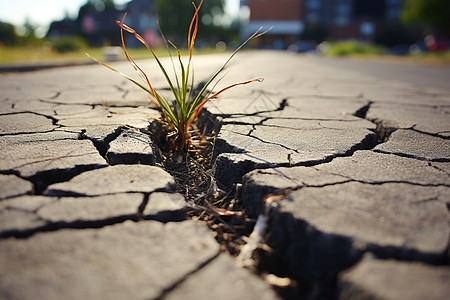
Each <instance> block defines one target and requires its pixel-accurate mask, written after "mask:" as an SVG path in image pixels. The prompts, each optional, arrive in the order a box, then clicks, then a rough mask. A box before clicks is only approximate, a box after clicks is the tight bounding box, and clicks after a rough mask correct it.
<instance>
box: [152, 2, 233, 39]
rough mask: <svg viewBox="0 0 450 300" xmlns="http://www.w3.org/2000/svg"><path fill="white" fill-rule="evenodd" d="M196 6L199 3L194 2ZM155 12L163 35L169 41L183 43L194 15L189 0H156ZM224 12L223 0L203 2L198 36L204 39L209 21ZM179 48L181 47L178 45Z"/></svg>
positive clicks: (209, 24)
mask: <svg viewBox="0 0 450 300" xmlns="http://www.w3.org/2000/svg"><path fill="white" fill-rule="evenodd" d="M193 2H195V4H196V5H198V4H199V3H200V1H198V0H195V1H193ZM156 11H157V13H158V19H159V23H160V26H161V30H162V31H163V33H164V34H165V35H166V36H167V37H168V38H170V39H171V40H174V41H176V42H177V43H179V42H181V41H183V42H184V41H185V40H186V38H185V36H187V31H188V29H189V23H190V21H191V18H192V14H193V13H194V7H193V5H192V1H191V0H156ZM223 11H224V0H208V1H204V2H203V5H202V8H201V9H200V13H199V15H200V24H199V36H200V37H205V34H207V33H208V30H207V27H210V26H211V25H212V24H211V21H212V20H213V19H214V17H215V16H217V15H220V14H222V13H223ZM180 46H181V45H180Z"/></svg>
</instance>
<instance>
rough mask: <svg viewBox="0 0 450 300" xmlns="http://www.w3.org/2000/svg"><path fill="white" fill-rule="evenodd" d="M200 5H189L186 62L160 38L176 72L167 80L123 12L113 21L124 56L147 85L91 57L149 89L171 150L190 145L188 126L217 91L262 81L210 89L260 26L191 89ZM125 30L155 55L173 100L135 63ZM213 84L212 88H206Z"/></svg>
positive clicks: (260, 79)
mask: <svg viewBox="0 0 450 300" xmlns="http://www.w3.org/2000/svg"><path fill="white" fill-rule="evenodd" d="M202 4H203V0H201V1H200V4H199V5H198V6H197V5H196V4H195V3H194V2H192V5H193V6H194V10H195V12H194V16H193V17H192V20H191V22H190V25H189V29H188V36H187V38H188V40H187V42H188V43H187V44H188V50H189V56H188V60H187V64H185V63H183V59H182V56H181V51H180V49H178V48H177V47H176V46H175V45H174V44H173V43H172V42H171V41H170V40H166V39H165V37H164V35H162V37H163V40H164V41H165V43H166V46H167V48H168V51H169V55H170V58H171V61H172V67H173V71H174V75H175V80H173V79H170V76H169V75H168V72H167V71H166V68H165V67H164V66H163V64H162V63H161V61H160V60H159V59H158V57H157V56H156V54H155V52H154V51H153V49H152V48H151V47H150V45H149V44H148V43H147V42H146V41H145V39H144V38H143V37H142V36H141V35H139V34H138V33H137V32H136V31H135V30H134V29H132V28H131V27H129V26H127V25H125V24H124V21H125V17H126V14H125V15H124V16H123V18H122V20H121V21H116V23H117V24H118V25H119V27H120V36H121V40H122V47H123V50H124V53H125V56H126V58H127V60H128V61H129V62H130V63H131V65H132V66H133V68H134V69H135V70H136V71H137V73H138V74H139V75H140V77H141V78H142V79H143V80H144V82H145V83H146V85H147V86H146V85H144V84H141V83H140V82H138V81H137V80H135V79H133V78H131V77H129V76H128V75H125V74H123V73H122V72H120V71H118V70H116V69H114V68H113V67H111V66H109V65H107V64H105V63H103V62H100V61H98V60H97V59H95V58H92V57H91V58H92V59H93V60H95V61H96V62H97V63H99V64H101V65H103V66H105V67H107V68H109V69H111V70H113V71H115V72H117V73H119V74H120V75H121V76H123V77H125V78H126V79H128V80H130V81H131V82H133V83H134V84H136V85H137V86H139V87H140V88H142V89H143V90H145V91H146V92H148V93H149V94H150V95H151V96H152V98H153V99H154V101H155V102H156V103H157V104H158V105H159V106H160V108H161V111H162V114H163V118H164V120H165V122H167V124H168V125H169V127H170V129H171V131H172V132H174V134H172V135H171V136H170V137H171V149H172V150H173V152H186V151H187V150H188V149H189V148H190V146H191V144H192V141H191V134H190V132H189V128H190V126H191V125H192V124H193V122H194V120H196V118H197V117H198V115H199V114H200V112H201V111H202V109H203V107H204V105H205V104H206V103H207V102H208V101H210V100H212V99H215V98H217V97H218V96H219V95H220V94H222V93H223V92H225V91H227V90H229V89H231V88H233V87H236V86H240V85H247V84H250V83H253V82H261V81H262V80H263V79H262V78H256V79H252V80H248V81H244V82H239V83H235V84H232V85H229V86H227V87H225V88H223V89H221V90H220V91H218V92H213V90H214V88H215V87H216V85H217V83H218V82H219V81H220V79H218V80H217V81H216V82H215V83H214V84H213V82H214V81H215V80H216V79H217V78H218V76H219V74H220V73H221V72H222V71H223V70H224V69H225V67H226V66H227V65H228V63H229V62H230V61H231V59H232V58H233V57H234V56H235V55H236V53H237V52H239V50H241V49H242V47H244V45H246V44H247V43H248V42H249V41H250V40H251V39H254V38H257V37H259V36H261V35H262V34H264V33H265V32H261V28H260V29H259V30H258V31H256V32H255V33H254V34H253V35H251V36H250V37H249V38H248V39H247V40H246V41H245V42H244V43H242V44H241V45H240V46H239V47H238V48H237V49H236V50H235V51H234V52H233V53H232V54H231V56H230V57H229V58H228V60H227V61H226V62H225V63H224V64H223V65H222V66H221V67H220V68H219V69H218V70H217V72H216V73H214V75H213V76H212V77H211V78H210V79H209V80H208V81H207V82H206V83H205V84H204V85H203V87H202V88H201V89H200V91H199V92H196V91H195V89H194V75H193V74H192V69H193V65H192V57H193V50H194V44H195V39H196V37H197V33H198V23H199V11H200V8H201V6H202ZM124 31H126V32H128V33H131V34H133V35H134V36H135V38H136V39H137V40H138V41H139V42H141V43H142V44H143V45H144V46H145V47H146V48H147V49H148V50H149V51H150V52H151V54H152V56H153V57H154V58H155V60H156V62H157V63H158V66H159V68H160V70H161V72H162V74H163V75H164V77H165V79H166V81H167V84H168V86H169V88H170V90H171V92H172V96H173V98H174V99H166V98H164V97H163V96H162V95H161V94H160V93H158V91H156V90H155V89H154V88H153V86H152V84H151V83H150V79H149V78H148V76H147V74H146V73H145V72H144V71H143V70H142V69H141V68H140V67H139V66H138V65H137V63H136V62H135V61H134V60H133V59H132V58H131V57H130V55H129V54H128V51H127V48H126V46H125V41H124V34H123V32H124ZM169 44H170V45H171V46H172V47H173V48H174V49H175V51H176V53H177V59H178V64H179V66H178V69H179V72H177V67H176V64H175V62H174V59H173V57H172V55H171V52H170V49H169V46H168V45H169ZM210 86H213V87H212V89H211V90H209V91H208V87H210Z"/></svg>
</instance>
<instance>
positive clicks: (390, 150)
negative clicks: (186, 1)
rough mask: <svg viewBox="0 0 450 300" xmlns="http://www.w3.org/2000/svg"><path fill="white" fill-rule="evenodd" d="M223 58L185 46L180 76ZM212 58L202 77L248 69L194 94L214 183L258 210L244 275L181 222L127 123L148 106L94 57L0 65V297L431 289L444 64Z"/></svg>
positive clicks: (147, 146) (443, 257) (445, 245)
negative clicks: (210, 125) (204, 100)
mask: <svg viewBox="0 0 450 300" xmlns="http://www.w3.org/2000/svg"><path fill="white" fill-rule="evenodd" d="M226 59H227V54H216V55H204V56H199V57H197V58H196V60H195V72H196V77H195V81H196V84H199V83H200V82H202V81H205V80H206V79H207V78H208V76H211V75H212V74H213V73H214V71H215V70H216V69H217V68H218V67H219V66H220V65H221V64H222V63H223V62H224V61H225V60H226ZM163 62H164V63H168V60H167V59H164V60H163ZM139 63H140V65H141V66H142V67H143V68H144V69H145V70H146V71H147V72H148V74H149V77H150V79H151V81H152V83H153V85H154V87H155V88H157V89H164V88H166V83H165V81H164V78H163V77H162V76H161V74H159V73H158V71H157V66H156V64H155V62H154V61H152V60H146V61H141V62H139ZM114 66H115V67H116V68H118V69H120V70H121V71H124V73H127V74H129V75H134V74H135V73H133V70H132V69H131V67H130V66H129V65H128V64H127V63H125V62H117V63H114ZM153 71H154V72H153ZM226 71H227V72H228V73H227V76H226V77H225V78H224V79H223V80H222V81H221V82H220V83H219V85H218V86H217V90H218V89H220V87H224V86H226V85H228V84H232V83H235V82H240V81H246V80H250V79H254V78H259V77H263V78H264V81H263V82H261V83H253V84H251V85H247V86H243V87H237V88H235V89H233V90H230V91H229V92H227V93H225V94H223V95H221V97H219V98H218V99H216V100H213V101H211V102H210V103H208V104H207V105H206V107H205V109H206V110H207V111H208V114H206V115H207V116H208V118H209V120H212V121H213V122H215V123H217V124H219V125H220V130H219V131H218V133H217V137H216V139H215V149H214V151H215V152H214V157H215V168H214V170H215V179H216V181H217V184H218V185H219V186H220V187H221V188H222V189H224V190H236V191H237V196H238V197H239V200H240V201H241V203H242V205H243V207H244V209H245V211H246V213H248V214H249V216H250V217H251V218H254V219H256V218H258V217H259V218H260V220H263V221H264V222H263V223H264V224H265V226H264V227H263V228H260V229H261V230H262V235H261V236H260V237H262V238H263V242H262V243H260V244H258V246H259V247H260V250H258V251H257V252H256V253H258V257H259V262H260V265H259V267H260V271H261V272H254V270H253V271H252V270H248V269H246V268H242V262H241V264H238V263H237V261H236V259H235V258H232V257H230V256H229V255H228V254H226V253H223V252H222V251H221V250H220V249H221V248H220V245H219V244H218V242H217V241H216V240H215V239H214V233H213V232H212V231H211V230H210V229H208V228H207V227H206V226H205V224H203V223H201V222H195V221H192V220H186V215H185V214H186V210H187V207H188V206H189V205H192V204H189V203H186V201H185V199H184V197H183V195H181V194H179V193H178V190H177V188H176V185H175V181H174V179H173V178H172V176H171V175H170V174H169V173H168V172H166V171H165V170H163V169H162V168H161V167H160V166H157V165H155V151H157V146H156V145H154V144H153V142H152V140H151V139H150V138H149V137H148V136H147V135H143V134H140V133H137V132H136V130H130V128H134V129H138V130H141V131H145V130H148V128H149V127H150V126H151V125H152V124H153V123H154V122H156V121H155V118H158V116H159V113H158V111H157V110H155V109H153V108H150V107H149V103H150V100H149V98H148V96H147V95H146V94H145V93H144V92H142V91H141V90H139V89H138V88H137V87H135V86H134V85H133V84H132V83H130V82H128V81H126V80H124V79H123V78H121V77H120V76H118V75H117V74H115V73H114V72H111V71H110V70H107V69H106V68H103V67H101V66H97V65H89V66H78V67H67V68H58V69H49V70H41V71H35V72H24V73H5V74H1V75H0V89H1V91H2V93H1V95H0V101H1V102H0V123H1V126H0V147H1V150H2V151H1V152H0V199H1V200H0V265H1V268H0V298H1V299H279V298H285V299H329V298H339V299H425V298H426V299H446V298H447V297H448V294H449V293H450V267H449V262H450V254H449V244H450V225H449V220H450V213H449V210H450V188H449V187H450V142H449V137H450V118H449V113H450V90H449V87H448V86H447V84H446V81H447V79H448V78H449V77H448V74H449V68H448V67H437V66H424V65H413V64H408V65H404V64H397V63H391V64H388V63H386V62H373V61H370V62H364V61H352V60H339V59H327V58H322V57H316V56H307V55H297V54H293V53H284V52H274V51H248V52H243V53H241V54H239V55H238V56H237V57H236V59H235V60H234V61H233V62H232V63H231V64H230V66H229V67H228V68H227V70H226ZM134 77H135V78H137V77H138V76H137V75H135V76H134ZM163 93H165V91H164V90H163ZM269 249H270V250H269ZM247 263H248V262H247ZM250 264H251V263H250ZM246 265H247V264H246ZM276 291H277V292H278V293H277V292H276Z"/></svg>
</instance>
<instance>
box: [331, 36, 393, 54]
mask: <svg viewBox="0 0 450 300" xmlns="http://www.w3.org/2000/svg"><path fill="white" fill-rule="evenodd" d="M385 52H386V50H385V49H384V48H382V47H379V46H375V45H373V44H369V43H364V42H358V41H354V40H351V41H345V42H337V43H332V44H330V47H329V48H328V50H327V52H326V54H327V55H329V56H348V55H379V54H383V53H385Z"/></svg>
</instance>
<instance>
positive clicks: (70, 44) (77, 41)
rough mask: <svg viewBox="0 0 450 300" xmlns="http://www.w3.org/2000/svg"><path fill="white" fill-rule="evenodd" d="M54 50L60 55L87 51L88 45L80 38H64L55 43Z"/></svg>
mask: <svg viewBox="0 0 450 300" xmlns="http://www.w3.org/2000/svg"><path fill="white" fill-rule="evenodd" d="M53 48H54V49H55V50H56V51H57V52H58V53H66V52H77V51H80V50H82V49H86V48H87V43H86V41H85V40H84V39H83V38H82V37H79V36H62V37H60V38H58V39H57V40H56V41H55V42H53Z"/></svg>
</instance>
